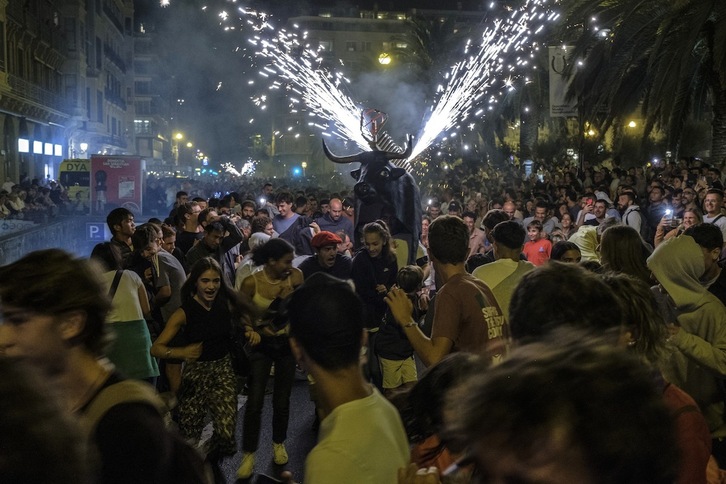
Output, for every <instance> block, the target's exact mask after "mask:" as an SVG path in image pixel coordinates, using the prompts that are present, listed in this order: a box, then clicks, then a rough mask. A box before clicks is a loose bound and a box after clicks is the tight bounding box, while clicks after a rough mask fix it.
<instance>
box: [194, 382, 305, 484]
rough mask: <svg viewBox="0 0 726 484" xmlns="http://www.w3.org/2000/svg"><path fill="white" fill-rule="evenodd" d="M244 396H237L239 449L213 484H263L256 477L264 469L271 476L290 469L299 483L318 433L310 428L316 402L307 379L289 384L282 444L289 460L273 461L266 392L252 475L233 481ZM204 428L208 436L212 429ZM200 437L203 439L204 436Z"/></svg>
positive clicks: (239, 455) (239, 454)
mask: <svg viewBox="0 0 726 484" xmlns="http://www.w3.org/2000/svg"><path fill="white" fill-rule="evenodd" d="M268 388H272V378H270V382H269V383H268ZM245 400H246V398H240V404H241V405H238V406H239V407H240V410H239V415H238V418H237V447H238V449H240V450H239V452H237V454H235V455H234V456H231V457H228V458H226V459H224V460H223V461H222V462H221V463H220V469H221V473H222V474H223V475H224V478H225V480H224V481H218V482H217V483H216V484H226V483H230V484H232V483H235V482H236V483H237V484H247V483H250V484H262V482H263V481H262V480H261V479H258V476H257V475H258V474H260V473H263V474H265V475H267V476H270V477H273V478H279V477H280V474H281V473H282V472H283V471H286V470H287V471H290V472H292V474H293V478H294V480H295V482H300V483H302V482H303V470H304V467H305V458H306V457H307V455H308V452H310V450H311V449H312V448H313V447H314V446H315V443H316V442H317V433H316V432H315V431H314V430H313V421H314V419H315V416H314V415H315V406H314V405H313V403H312V402H311V401H310V395H309V392H308V383H307V381H302V380H296V381H295V384H294V385H293V388H292V395H291V397H290V423H289V425H288V430H287V441H285V447H286V448H287V453H288V455H289V457H290V460H289V462H288V463H287V464H286V465H284V466H278V465H276V464H275V463H274V462H273V461H272V394H268V395H265V405H264V408H263V411H262V427H261V431H260V444H259V448H258V450H257V454H256V456H255V475H253V476H252V478H251V479H248V480H238V481H236V473H237V467H239V464H240V462H241V460H242V451H241V446H242V432H244V429H243V425H242V422H243V417H244V401H245ZM205 430H206V432H205V434H204V435H206V436H209V433H210V430H211V429H210V428H208V429H205ZM202 438H203V439H204V436H203V437H202Z"/></svg>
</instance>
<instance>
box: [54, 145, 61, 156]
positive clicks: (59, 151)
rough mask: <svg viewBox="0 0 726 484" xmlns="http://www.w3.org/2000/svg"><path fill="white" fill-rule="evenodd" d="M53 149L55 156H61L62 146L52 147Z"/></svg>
mask: <svg viewBox="0 0 726 484" xmlns="http://www.w3.org/2000/svg"><path fill="white" fill-rule="evenodd" d="M53 148H54V153H53V154H54V155H55V156H63V145H53Z"/></svg>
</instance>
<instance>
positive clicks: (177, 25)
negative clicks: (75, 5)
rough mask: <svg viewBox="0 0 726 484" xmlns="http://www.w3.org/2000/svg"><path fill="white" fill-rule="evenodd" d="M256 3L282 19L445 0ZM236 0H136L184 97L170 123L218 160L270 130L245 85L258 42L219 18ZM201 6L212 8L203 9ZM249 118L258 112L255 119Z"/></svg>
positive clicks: (242, 153)
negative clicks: (165, 0) (166, 0)
mask: <svg viewBox="0 0 726 484" xmlns="http://www.w3.org/2000/svg"><path fill="white" fill-rule="evenodd" d="M460 3H461V4H462V8H463V9H472V10H479V9H480V8H481V6H482V3H481V2H472V1H463V2H460ZM258 4H259V6H258V7H257V8H258V9H259V10H262V11H265V12H267V13H271V14H273V15H274V16H275V17H277V18H279V19H280V21H282V19H285V18H287V17H289V16H297V15H305V14H313V15H314V14H315V13H316V12H317V9H318V8H321V7H322V8H326V7H328V8H329V7H336V8H345V7H355V6H358V7H360V8H374V6H375V5H376V4H377V5H378V8H379V9H381V10H400V9H407V8H414V7H416V8H432V9H434V8H439V9H440V8H441V1H440V0H438V1H432V0H416V1H411V0H379V1H377V2H373V1H367V0H358V1H347V2H346V1H340V0H338V1H329V0H299V1H296V2H290V0H266V1H264V2H258ZM233 5H245V3H242V2H239V3H237V4H231V3H229V2H226V1H223V0H204V1H203V0H171V2H170V5H169V6H168V7H166V8H161V7H160V6H159V4H158V2H151V1H149V0H136V19H137V22H138V21H143V22H144V25H145V28H146V29H147V31H148V30H155V31H156V32H157V34H158V35H157V45H158V47H159V49H160V52H161V53H162V56H161V63H162V67H163V71H164V72H165V73H166V74H167V76H168V89H169V90H170V92H171V93H172V94H173V95H172V96H171V97H172V100H173V101H175V100H176V99H184V103H183V104H177V103H175V106H174V115H175V116H174V120H173V121H172V129H173V130H175V131H181V132H183V133H184V134H185V136H186V139H187V140H191V141H192V142H193V143H194V145H195V149H196V148H200V149H202V150H203V151H204V152H205V153H206V154H208V155H209V156H210V158H211V159H212V160H213V162H215V163H221V162H227V161H232V162H235V164H239V162H241V161H243V160H246V159H247V157H248V156H249V155H250V152H249V150H248V146H249V145H250V142H249V138H250V136H252V135H253V134H255V133H257V132H261V133H263V134H268V131H269V130H268V129H267V128H265V129H262V126H264V123H266V120H265V118H264V113H262V112H260V110H259V109H258V108H257V107H256V106H254V105H253V104H252V102H251V101H250V97H251V96H252V95H254V94H256V93H259V92H260V88H261V87H262V85H261V84H259V83H258V85H257V86H255V87H250V86H248V84H247V82H248V80H249V79H259V76H258V74H257V73H258V70H259V68H258V67H257V66H254V65H253V63H254V60H251V59H252V57H253V56H252V55H251V54H252V49H253V47H252V46H251V45H250V44H248V43H247V40H246V38H247V35H246V34H243V33H241V32H240V31H232V32H225V31H224V30H223V28H222V27H221V26H220V21H219V18H218V17H217V15H218V12H219V11H220V10H222V9H228V10H229V11H230V12H231V11H232V10H233V9H234V6H233ZM246 5H250V6H254V4H253V3H247V4H246ZM204 6H207V7H208V8H207V9H206V11H204V10H203V9H202V8H203V7H204ZM230 7H231V8H230ZM236 49H239V50H237V51H236V52H235V50H236ZM246 54H248V55H246ZM220 83H221V84H220ZM250 118H254V119H255V122H254V123H253V124H250V122H249V120H250Z"/></svg>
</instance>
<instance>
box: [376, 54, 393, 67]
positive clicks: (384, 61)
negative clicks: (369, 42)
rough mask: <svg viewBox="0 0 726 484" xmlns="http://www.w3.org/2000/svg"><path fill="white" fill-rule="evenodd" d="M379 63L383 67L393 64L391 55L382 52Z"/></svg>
mask: <svg viewBox="0 0 726 484" xmlns="http://www.w3.org/2000/svg"><path fill="white" fill-rule="evenodd" d="M378 63H379V64H380V65H382V66H387V65H389V64H390V63H391V56H390V55H389V54H388V53H386V52H382V53H381V54H380V55H379V56H378Z"/></svg>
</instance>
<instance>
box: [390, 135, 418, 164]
mask: <svg viewBox="0 0 726 484" xmlns="http://www.w3.org/2000/svg"><path fill="white" fill-rule="evenodd" d="M412 151H413V136H411V135H410V134H409V135H408V144H407V145H406V150H405V151H404V152H403V153H393V152H391V151H388V152H386V159H388V160H400V159H404V160H405V159H406V158H408V157H409V156H411V152H412Z"/></svg>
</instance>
